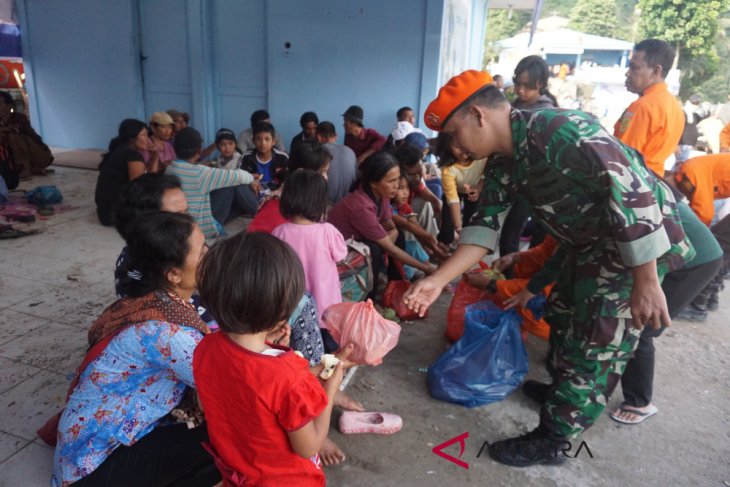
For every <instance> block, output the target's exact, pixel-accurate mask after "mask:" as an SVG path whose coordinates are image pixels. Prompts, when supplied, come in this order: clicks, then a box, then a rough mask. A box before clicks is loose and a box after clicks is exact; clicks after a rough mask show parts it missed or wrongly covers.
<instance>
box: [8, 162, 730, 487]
mask: <svg viewBox="0 0 730 487" xmlns="http://www.w3.org/2000/svg"><path fill="white" fill-rule="evenodd" d="M95 180H96V173H95V172H94V171H85V170H79V169H71V168H62V167H58V168H56V173H55V174H53V175H51V176H46V177H43V178H35V179H34V180H32V181H29V182H26V183H24V184H23V185H22V186H23V188H24V189H31V188H33V187H35V186H37V185H40V184H56V185H57V186H58V187H59V188H60V189H61V191H62V192H63V194H64V197H65V201H66V202H68V203H70V204H72V205H73V206H75V207H76V208H75V209H73V210H71V211H68V212H65V213H62V214H59V215H56V216H54V217H52V218H50V219H49V220H47V221H46V222H45V227H46V228H45V232H43V233H41V234H38V235H34V236H29V237H25V238H21V239H17V240H2V241H0V256H1V257H2V272H0V486H8V487H9V486H13V487H15V486H45V485H48V482H49V477H50V471H51V463H52V458H53V451H52V450H51V449H50V448H48V447H46V446H45V445H44V444H42V443H41V442H40V440H38V439H36V437H35V430H36V429H37V428H38V427H39V426H40V425H41V424H43V422H44V421H45V420H46V419H47V418H48V417H49V416H50V415H51V414H53V413H55V412H56V411H58V410H59V408H60V407H61V406H62V404H63V399H64V395H65V392H66V388H67V385H68V380H69V375H70V374H71V373H72V371H73V370H74V368H75V367H76V366H77V365H78V363H79V362H80V360H81V358H82V355H83V352H84V349H85V344H86V331H87V329H88V327H89V325H90V323H91V321H92V320H93V319H94V318H95V317H96V316H97V315H98V314H99V312H100V311H101V310H103V309H104V307H105V306H106V305H108V304H109V303H110V302H111V301H113V299H114V294H113V282H112V281H113V279H112V269H113V267H114V262H115V259H116V257H117V255H118V253H119V250H120V249H121V247H122V242H121V239H120V238H119V237H118V236H117V234H116V232H115V231H114V230H113V229H110V228H104V227H102V226H100V225H99V224H98V223H97V221H96V216H95V212H94V204H93V188H94V183H95ZM449 299H450V297H449V296H448V295H444V296H442V297H441V298H440V300H439V301H438V302H437V303H436V305H435V306H434V307H433V308H432V310H431V314H430V317H429V318H428V319H426V320H423V321H420V322H416V323H404V324H403V331H402V335H401V340H400V343H399V345H398V347H397V348H396V349H395V350H393V351H392V352H391V353H390V354H389V355H388V356H387V357H386V359H385V363H384V364H383V365H381V366H379V367H360V368H359V370H358V373H357V375H356V376H355V377H354V379H353V380H352V382H351V383H350V386H349V387H348V392H349V393H350V394H351V395H352V396H353V397H355V398H357V399H359V400H361V401H363V402H364V403H365V406H366V408H367V409H368V410H372V411H389V412H394V413H397V414H399V415H401V416H402V417H403V421H404V428H403V430H402V431H401V432H400V433H398V434H396V435H393V436H375V435H359V436H357V435H354V436H345V435H342V434H340V433H339V432H336V431H335V430H334V429H333V432H332V435H331V437H332V438H333V439H334V441H336V442H337V443H338V444H339V445H340V446H341V447H342V448H343V450H345V452H346V454H347V461H346V462H345V463H344V464H343V465H341V466H338V467H335V468H328V469H326V472H327V476H328V485H332V486H371V485H384V486H393V485H398V486H411V485H413V486H416V485H418V486H442V485H454V486H456V485H521V486H553V485H554V486H558V485H561V486H562V485H569V486H583V485H591V486H604V485H606V486H608V485H626V486H629V485H637V486H638V485H642V486H646V485H649V486H650V485H657V486H658V485H662V486H665V485H698V486H723V485H725V486H730V419H728V410H729V409H728V404H730V379H729V377H730V376H729V375H728V372H727V371H728V369H730V358H729V357H730V327H728V320H727V317H728V315H729V314H730V313H728V310H729V308H730V305H728V303H730V292H728V291H725V292H724V294H723V296H722V298H721V300H722V304H721V309H720V311H718V312H716V313H713V314H712V315H711V318H710V320H709V321H708V322H707V323H705V324H702V325H698V324H690V323H682V322H676V323H675V324H674V326H673V327H672V329H671V330H669V331H668V332H667V333H665V334H664V336H663V337H662V338H661V339H659V340H658V341H657V370H656V383H655V403H656V404H657V406H658V407H659V409H660V412H659V414H657V415H656V416H655V417H653V418H651V419H649V420H648V421H647V422H646V423H644V424H642V425H639V426H621V425H619V424H617V423H615V422H613V421H611V420H610V418H608V417H607V416H606V415H604V417H602V418H601V420H600V421H599V422H598V423H597V424H596V425H595V426H594V427H593V428H592V429H591V430H589V431H588V432H587V433H586V434H585V435H584V437H583V440H584V441H585V442H586V443H587V444H588V446H589V448H590V450H591V453H592V454H593V458H590V457H589V456H588V455H587V453H586V451H585V450H583V451H582V452H581V454H580V456H579V457H578V458H576V459H570V460H568V461H567V462H566V464H564V465H563V466H560V467H532V468H526V469H514V468H507V467H504V466H502V465H499V464H496V463H494V462H493V461H491V460H490V459H489V458H488V456H486V454H483V455H482V456H481V457H479V458H477V454H478V452H479V448H480V447H481V445H482V443H483V442H484V441H494V440H498V439H501V438H505V437H508V436H512V435H515V434H518V433H522V432H525V431H526V430H528V429H531V428H532V427H534V426H535V425H536V423H537V408H536V407H535V406H534V405H532V404H531V403H530V402H529V401H528V400H527V399H526V398H525V397H524V396H523V395H522V394H521V393H520V392H515V393H514V394H512V395H511V396H509V397H508V398H507V399H505V400H504V401H501V402H499V403H495V404H491V405H488V406H484V407H481V408H475V409H465V408H462V407H460V406H456V405H452V404H448V403H443V402H439V401H435V400H433V399H431V398H430V397H429V395H428V390H427V387H426V383H425V373H424V372H423V369H424V368H425V367H428V365H430V364H431V363H433V361H434V360H435V359H436V358H437V357H438V356H439V354H440V353H442V352H443V350H444V349H445V347H446V342H445V340H444V339H443V338H442V333H443V328H444V323H445V314H446V308H447V307H448V303H449ZM527 348H528V353H529V355H530V358H531V372H530V376H531V377H536V378H544V375H545V373H544V371H543V370H542V367H541V365H540V362H541V361H542V360H544V356H545V353H546V347H545V344H544V343H543V342H540V341H539V340H536V339H530V340H529V341H528V346H527ZM620 401H621V393H620V391H619V392H617V393H616V394H615V395H614V397H613V398H612V399H611V402H610V404H611V405H612V406H615V405H616V404H617V403H619V402H620ZM466 432H468V433H469V437H468V439H467V440H466V449H465V452H464V454H463V456H462V458H461V459H462V460H463V461H465V462H467V463H468V464H469V468H468V469H463V468H460V467H458V466H456V465H455V464H453V463H450V462H447V461H446V460H444V459H442V458H440V457H437V456H436V455H434V454H433V453H432V452H431V450H432V448H433V447H434V446H436V445H438V444H440V443H443V442H445V441H447V440H449V439H451V438H453V437H455V436H457V435H461V434H463V433H466ZM576 446H577V445H576ZM458 450H459V448H458V445H452V446H451V447H449V448H447V449H446V450H445V451H446V452H447V453H450V454H452V455H454V456H458Z"/></svg>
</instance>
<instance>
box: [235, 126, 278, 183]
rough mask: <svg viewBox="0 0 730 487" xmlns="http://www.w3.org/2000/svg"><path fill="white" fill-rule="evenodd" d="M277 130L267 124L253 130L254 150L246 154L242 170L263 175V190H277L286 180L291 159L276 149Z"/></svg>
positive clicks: (242, 161)
mask: <svg viewBox="0 0 730 487" xmlns="http://www.w3.org/2000/svg"><path fill="white" fill-rule="evenodd" d="M275 137H276V130H275V129H274V126H273V125H271V124H270V123H267V122H261V123H259V124H258V125H256V126H255V127H254V128H253V143H254V146H255V147H256V148H255V149H254V150H252V151H249V152H247V153H246V154H244V156H243V159H242V160H241V169H244V170H246V171H248V172H250V173H251V174H261V181H260V183H261V186H262V189H269V190H275V189H278V188H279V186H281V183H283V182H284V179H286V173H287V169H286V168H287V164H288V162H289V157H288V156H287V155H286V153H285V152H282V151H280V150H278V149H276V148H275V147H274V139H275Z"/></svg>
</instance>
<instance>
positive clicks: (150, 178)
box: [114, 172, 182, 240]
mask: <svg viewBox="0 0 730 487" xmlns="http://www.w3.org/2000/svg"><path fill="white" fill-rule="evenodd" d="M171 189H182V188H181V185H180V180H179V179H178V178H177V176H172V175H170V174H162V173H154V172H148V173H146V174H143V175H141V176H140V177H138V178H137V179H134V180H132V181H130V182H129V183H128V184H127V186H126V187H125V188H124V191H122V194H121V196H120V198H119V203H118V205H117V218H116V220H115V223H114V226H115V227H116V229H117V232H119V235H120V236H121V237H122V238H123V239H124V240H126V239H127V226H128V225H129V224H130V223H131V222H132V221H133V220H134V219H135V218H137V217H138V216H139V215H141V214H142V213H145V212H149V211H160V210H161V209H162V198H163V197H164V196H165V191H168V190H171Z"/></svg>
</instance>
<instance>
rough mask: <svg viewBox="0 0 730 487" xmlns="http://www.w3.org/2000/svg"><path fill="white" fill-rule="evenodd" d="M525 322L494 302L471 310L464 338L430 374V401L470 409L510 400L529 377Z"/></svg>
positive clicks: (439, 361)
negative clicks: (505, 399) (521, 327)
mask: <svg viewBox="0 0 730 487" xmlns="http://www.w3.org/2000/svg"><path fill="white" fill-rule="evenodd" d="M520 322H521V319H520V317H519V315H518V314H517V312H516V311H514V310H510V311H503V310H501V309H500V308H499V307H497V306H496V305H495V304H494V303H492V302H490V301H481V302H479V303H476V304H472V305H470V306H467V307H466V315H465V317H464V335H463V336H462V337H461V339H459V341H457V342H456V343H454V345H453V346H452V347H451V348H449V349H448V350H447V351H446V352H445V353H444V354H443V355H441V356H440V357H439V358H438V360H436V362H435V363H434V364H433V365H432V366H431V367H429V369H428V387H429V390H430V391H431V396H432V397H434V398H435V399H440V400H442V401H447V402H453V403H456V404H461V405H462V406H466V407H469V408H472V407H475V406H483V405H484V404H489V403H491V402H495V401H499V400H501V399H504V398H505V397H507V395H508V394H510V393H511V392H512V391H513V390H514V389H515V388H516V387H517V386H519V385H520V383H522V379H523V378H524V377H525V374H527V368H528V362H527V353H526V352H525V345H524V344H523V342H522V337H521V336H520Z"/></svg>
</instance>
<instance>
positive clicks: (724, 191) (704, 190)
mask: <svg viewBox="0 0 730 487" xmlns="http://www.w3.org/2000/svg"><path fill="white" fill-rule="evenodd" d="M729 126H730V125H729ZM675 179H676V181H677V186H678V187H679V189H680V191H682V193H684V194H685V195H686V196H687V198H689V206H690V207H691V208H692V209H693V210H694V212H695V213H696V214H697V218H699V219H700V220H702V222H703V223H704V224H705V225H707V226H710V222H712V217H713V216H715V204H714V202H715V200H717V199H723V198H730V153H722V154H710V155H707V156H700V157H693V158H692V159H689V160H687V161H686V162H685V163H684V164H682V165H681V166H680V167H679V170H678V171H677V174H676V175H675Z"/></svg>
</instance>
